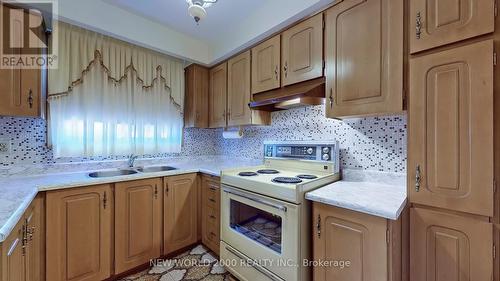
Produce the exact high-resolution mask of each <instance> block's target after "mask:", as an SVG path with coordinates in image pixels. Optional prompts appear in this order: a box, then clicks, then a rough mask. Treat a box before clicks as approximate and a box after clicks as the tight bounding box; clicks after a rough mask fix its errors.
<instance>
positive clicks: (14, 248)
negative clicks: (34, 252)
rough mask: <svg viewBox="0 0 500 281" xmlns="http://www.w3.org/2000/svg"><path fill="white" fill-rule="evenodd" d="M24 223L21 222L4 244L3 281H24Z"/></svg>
mask: <svg viewBox="0 0 500 281" xmlns="http://www.w3.org/2000/svg"><path fill="white" fill-rule="evenodd" d="M24 243H25V241H24V221H22V220H21V221H20V222H19V223H18V224H17V225H16V227H15V228H14V229H13V230H12V232H11V234H10V235H9V236H8V237H7V239H5V241H4V242H3V243H2V266H1V268H2V281H24V280H26V270H25V266H26V263H25V255H26V253H25V249H24V245H23V244H24Z"/></svg>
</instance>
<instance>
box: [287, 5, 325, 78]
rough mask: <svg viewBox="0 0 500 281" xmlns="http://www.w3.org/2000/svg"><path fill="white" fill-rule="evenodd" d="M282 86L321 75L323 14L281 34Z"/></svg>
mask: <svg viewBox="0 0 500 281" xmlns="http://www.w3.org/2000/svg"><path fill="white" fill-rule="evenodd" d="M281 38H282V40H283V41H282V47H283V49H282V62H283V71H282V72H281V80H282V81H283V86H287V85H291V84H295V83H298V82H302V81H306V80H310V79H313V78H318V77H321V76H323V14H321V13H320V14H318V15H316V16H314V17H312V18H310V19H307V20H305V21H303V22H301V23H299V24H297V25H295V26H293V27H291V28H290V29H288V30H286V31H285V32H283V34H282V37H281Z"/></svg>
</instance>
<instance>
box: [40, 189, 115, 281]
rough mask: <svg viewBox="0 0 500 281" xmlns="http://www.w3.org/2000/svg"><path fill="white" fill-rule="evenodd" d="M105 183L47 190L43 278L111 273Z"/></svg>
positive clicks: (109, 195)
mask: <svg viewBox="0 0 500 281" xmlns="http://www.w3.org/2000/svg"><path fill="white" fill-rule="evenodd" d="M112 198H113V194H112V192H111V187H110V186H109V185H99V186H92V187H85V188H73V189H67V190H58V191H50V192H47V195H46V221H47V226H46V237H47V238H46V239H47V240H46V262H47V278H46V280H51V281H61V280H72V281H83V280H85V281H90V280H104V279H106V278H108V277H109V276H110V274H111V213H112V210H113V206H112Z"/></svg>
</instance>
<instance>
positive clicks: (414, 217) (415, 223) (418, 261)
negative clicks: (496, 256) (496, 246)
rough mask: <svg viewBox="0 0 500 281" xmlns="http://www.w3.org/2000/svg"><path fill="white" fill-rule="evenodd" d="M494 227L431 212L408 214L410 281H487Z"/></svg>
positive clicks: (491, 262)
mask: <svg viewBox="0 0 500 281" xmlns="http://www.w3.org/2000/svg"><path fill="white" fill-rule="evenodd" d="M492 239H493V228H492V225H491V224H490V223H488V222H484V221H479V220H475V219H471V218H466V217H461V216H458V215H453V214H447V213H441V212H437V211H433V210H426V209H420V208H412V209H411V211H410V260H411V263H410V279H411V280H412V281H461V280H471V281H472V280H474V281H489V280H491V278H492V276H493V255H492V250H493V241H492Z"/></svg>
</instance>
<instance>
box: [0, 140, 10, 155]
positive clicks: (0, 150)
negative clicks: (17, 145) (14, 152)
mask: <svg viewBox="0 0 500 281" xmlns="http://www.w3.org/2000/svg"><path fill="white" fill-rule="evenodd" d="M9 153H10V140H9V139H0V154H9Z"/></svg>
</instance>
